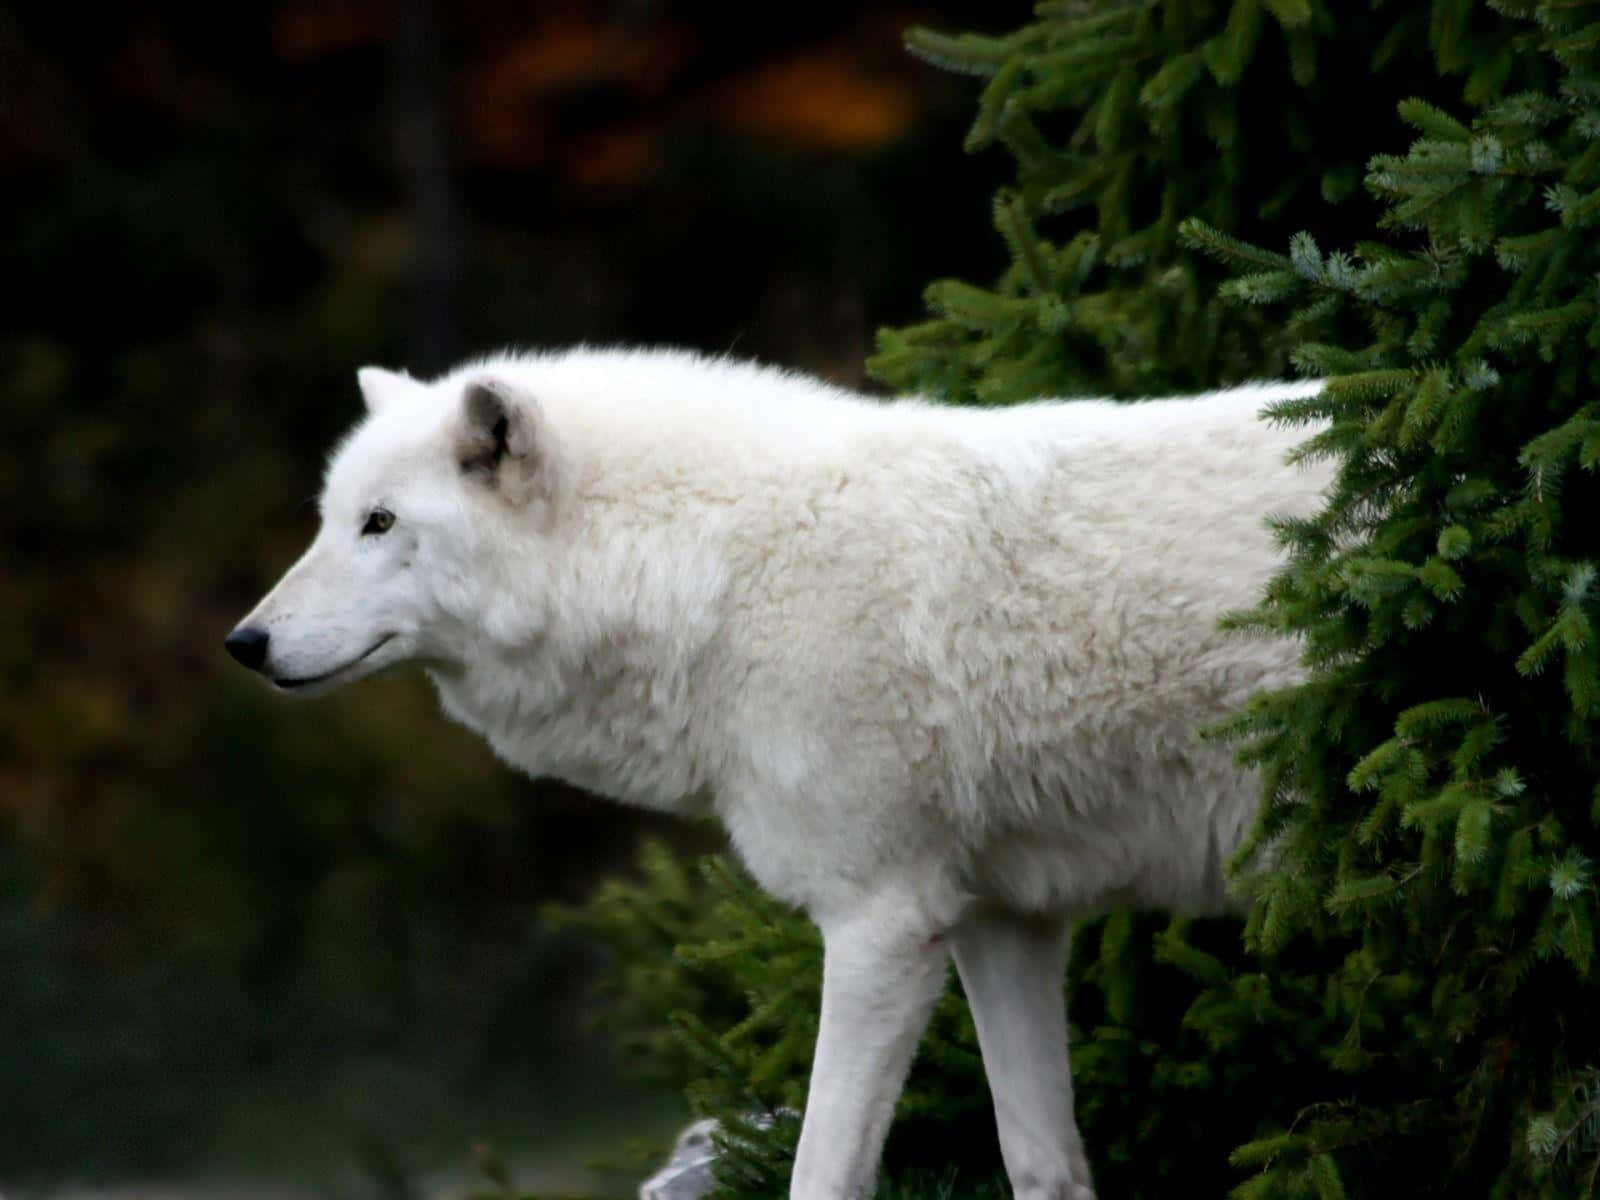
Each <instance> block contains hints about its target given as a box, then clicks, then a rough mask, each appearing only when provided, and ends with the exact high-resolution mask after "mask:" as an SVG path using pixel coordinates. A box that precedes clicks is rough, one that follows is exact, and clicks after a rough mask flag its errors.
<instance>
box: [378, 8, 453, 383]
mask: <svg viewBox="0 0 1600 1200" xmlns="http://www.w3.org/2000/svg"><path fill="white" fill-rule="evenodd" d="M434 16H435V14H434V7H433V3H432V0H401V5H400V11H399V19H398V20H397V21H396V23H395V27H394V34H393V41H392V42H391V44H390V72H391V73H390V80H389V108H390V122H391V128H392V130H393V137H394V150H395V160H396V165H397V167H398V168H399V173H400V175H401V177H402V178H403V180H404V183H405V189H406V193H407V196H408V199H409V202H410V207H411V233H412V249H411V281H412V287H413V288H414V289H415V293H414V297H413V300H412V317H411V322H412V328H411V344H410V346H409V348H408V350H407V353H406V365H407V366H408V367H410V368H411V369H412V370H414V371H416V372H417V373H419V374H433V373H435V372H438V371H440V370H443V369H444V368H445V367H447V366H449V365H450V363H451V362H453V361H454V360H455V359H456V358H457V357H459V354H460V350H461V347H460V344H459V343H460V334H459V331H458V322H457V306H456V290H457V286H458V284H459V282H460V279H461V275H462V266H463V263H462V260H463V257H464V253H465V243H466V235H465V225H464V222H463V221H462V216H461V205H460V202H459V199H458V197H457V195H456V189H455V182H454V179H453V177H452V175H451V169H450V155H449V150H448V148H447V146H446V142H445V138H446V135H447V129H448V113H447V108H446V105H447V100H446V98H445V97H444V96H443V94H442V91H443V84H442V78H441V77H442V72H441V70H440V65H439V47H438V41H439V39H438V32H437V28H436V23H435V20H434Z"/></svg>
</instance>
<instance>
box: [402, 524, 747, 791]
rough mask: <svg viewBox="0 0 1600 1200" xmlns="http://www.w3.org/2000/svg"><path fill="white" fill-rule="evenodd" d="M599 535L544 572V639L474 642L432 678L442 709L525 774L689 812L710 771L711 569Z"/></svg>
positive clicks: (618, 536)
mask: <svg viewBox="0 0 1600 1200" xmlns="http://www.w3.org/2000/svg"><path fill="white" fill-rule="evenodd" d="M596 534H597V536H595V537H593V538H592V539H585V542H586V543H587V544H584V545H580V546H576V547H570V548H569V553H568V554H566V555H563V558H564V559H565V561H564V562H562V563H559V564H551V567H552V568H553V571H552V574H553V575H554V576H555V578H553V579H552V581H551V582H552V584H553V589H552V592H553V596H554V603H553V604H552V605H551V607H550V609H549V622H550V624H549V627H548V628H547V629H546V630H545V631H543V632H542V633H540V634H539V635H537V636H531V637H529V638H528V639H527V640H526V641H525V642H520V643H518V644H513V645H505V644H490V643H488V642H485V643H482V644H480V646H479V647H477V648H476V649H474V650H473V651H472V652H471V653H469V654H467V655H466V656H465V661H463V662H462V664H461V666H460V669H459V670H456V671H452V672H449V673H446V672H443V671H440V672H436V673H434V674H433V678H434V682H435V685H436V686H437V688H438V691H439V697H440V701H441V703H442V704H443V706H444V708H445V710H446V712H448V713H449V714H450V715H451V716H452V717H454V718H455V719H456V720H458V721H461V722H462V723H463V724H465V725H467V726H468V727H469V728H471V729H474V730H476V731H477V732H479V733H481V734H483V736H484V737H485V738H487V739H488V741H489V742H490V744H491V745H492V746H493V747H494V749H495V751H496V753H498V754H499V755H500V756H501V757H502V758H503V759H505V760H506V761H507V762H508V763H510V764H511V765H513V766H515V767H517V768H519V769H520V770H523V771H526V772H527V773H528V774H530V775H535V776H549V777H553V778H558V779H561V780H564V781H566V782H568V783H572V784H575V785H577V786H579V787H583V788H586V789H588V790H590V791H594V792H598V793H600V794H601V795H604V796H608V797H610V798H612V799H615V800H620V801H623V802H624V803H629V804H636V805H640V806H642V807H647V808H653V809H658V810H662V811H668V812H684V811H692V810H697V809H699V808H700V807H701V806H702V805H703V803H704V801H705V799H706V797H707V796H708V794H709V790H710V787H711V779H712V776H713V774H714V773H715V764H714V763H712V762H710V761H709V760H708V750H707V747H709V746H710V745H712V744H713V743H714V741H715V739H714V738H713V737H711V736H709V734H710V729H709V727H710V725H711V723H712V722H713V721H714V712H715V709H716V706H717V697H716V696H715V695H714V694H713V693H714V692H715V691H716V689H715V688H713V687H712V686H711V683H710V667H709V665H708V647H709V645H710V643H711V641H712V638H713V636H714V631H715V627H716V623H717V607H718V603H719V594H720V583H719V575H720V571H719V569H718V565H717V564H716V562H715V561H713V560H712V559H711V558H710V557H709V556H708V555H707V554H705V553H704V552H703V551H704V550H705V548H706V547H705V543H704V542H703V541H702V542H701V544H700V549H701V551H702V553H699V554H693V555H689V556H686V555H685V554H684V553H683V551H682V548H681V547H675V548H669V547H666V546H657V545H649V544H640V543H641V541H649V540H652V539H654V538H655V537H657V536H659V535H658V534H657V533H656V532H655V531H651V532H650V533H648V534H646V535H645V536H644V537H643V538H641V536H640V531H638V530H615V531H610V532H608V533H606V534H603V535H602V534H600V533H599V531H596ZM686 564H692V567H691V568H690V569H686ZM667 568H670V570H669V569H667Z"/></svg>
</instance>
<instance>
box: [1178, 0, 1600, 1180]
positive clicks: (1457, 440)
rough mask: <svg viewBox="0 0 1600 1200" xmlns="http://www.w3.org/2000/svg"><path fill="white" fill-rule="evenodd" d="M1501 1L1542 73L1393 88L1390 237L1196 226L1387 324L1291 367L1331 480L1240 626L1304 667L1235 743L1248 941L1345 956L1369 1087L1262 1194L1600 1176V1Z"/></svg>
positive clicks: (1356, 1038)
mask: <svg viewBox="0 0 1600 1200" xmlns="http://www.w3.org/2000/svg"><path fill="white" fill-rule="evenodd" d="M1496 7H1497V8H1498V10H1499V11H1500V12H1502V13H1503V14H1505V20H1504V34H1503V35H1502V36H1503V42H1504V44H1505V45H1506V46H1507V47H1508V48H1509V52H1510V53H1511V54H1512V55H1513V56H1514V59H1515V64H1514V66H1515V69H1516V71H1517V74H1518V75H1519V77H1521V78H1523V79H1525V80H1527V81H1529V83H1530V86H1528V87H1527V88H1526V90H1520V91H1518V92H1516V93H1514V94H1512V95H1509V96H1507V97H1505V98H1504V99H1501V100H1495V101H1489V102H1485V103H1479V104H1475V105H1471V106H1469V107H1468V109H1467V110H1466V111H1464V112H1463V113H1462V114H1461V116H1459V117H1458V116H1456V115H1453V114H1451V113H1449V112H1446V111H1443V110H1441V109H1440V108H1437V107H1434V106H1432V105H1429V104H1426V103H1423V102H1421V101H1418V100H1412V101H1408V102H1407V103H1405V104H1404V105H1402V106H1401V112H1402V115H1403V116H1404V117H1405V119H1406V120H1407V121H1408V122H1409V123H1410V124H1411V125H1413V126H1414V127H1415V128H1416V130H1417V131H1418V133H1419V134H1420V136H1419V137H1418V138H1417V140H1416V141H1415V142H1414V143H1413V144H1412V146H1411V149H1410V152H1409V153H1407V154H1405V155H1404V156H1392V155H1382V156H1379V157H1377V158H1374V159H1373V160H1372V162H1371V165H1370V170H1369V173H1368V175H1367V184H1368V186H1369V188H1370V189H1371V190H1372V192H1373V193H1374V194H1375V195H1377V196H1378V197H1379V198H1381V199H1382V201H1383V202H1384V204H1385V206H1386V211H1385V213H1384V216H1383V220H1382V225H1383V226H1384V228H1385V229H1386V230H1388V231H1390V234H1391V237H1392V239H1393V240H1392V241H1391V242H1389V243H1377V242H1364V243H1360V244H1359V245H1358V246H1357V247H1356V248H1355V250H1354V252H1353V253H1349V252H1343V251H1335V252H1333V253H1328V254H1324V253H1322V252H1321V251H1320V250H1319V248H1318V246H1317V244H1316V242H1315V241H1314V240H1313V239H1312V238H1311V237H1310V236H1309V235H1308V234H1304V233H1302V234H1301V235H1299V236H1297V237H1296V238H1295V239H1294V240H1293V241H1292V242H1291V244H1290V247H1289V254H1288V255H1287V256H1279V255H1274V254H1268V253H1265V252H1263V251H1260V250H1258V249H1255V248H1252V247H1249V246H1245V245H1242V244H1240V243H1239V242H1237V241H1235V240H1234V239H1231V238H1229V237H1227V236H1225V235H1223V234H1221V233H1219V232H1218V231H1217V230H1215V229H1214V228H1210V227H1207V226H1205V225H1203V224H1200V223H1198V222H1195V223H1191V224H1190V225H1188V226H1186V227H1185V231H1184V234H1185V238H1186V240H1187V241H1188V242H1189V243H1190V244H1191V245H1193V246H1195V247H1197V248H1200V249H1203V250H1208V251H1211V252H1214V253H1215V254H1216V255H1217V256H1218V257H1219V258H1220V259H1221V260H1223V261H1224V262H1227V263H1229V264H1232V265H1233V266H1235V267H1236V268H1239V269H1241V270H1243V271H1244V272H1246V273H1244V274H1242V275H1241V276H1240V277H1239V278H1237V279H1235V280H1234V281H1233V282H1232V283H1231V284H1230V285H1229V288H1228V291H1229V292H1230V293H1231V294H1232V295H1234V296H1235V297H1237V298H1239V299H1243V300H1246V301H1261V300H1268V301H1286V302H1293V303H1294V305H1295V307H1296V309H1297V312H1298V314H1299V321H1300V324H1301V326H1302V327H1306V326H1307V325H1308V323H1309V324H1316V323H1320V322H1324V321H1326V320H1328V319H1329V318H1331V317H1334V316H1336V315H1338V314H1340V313H1347V314H1350V315H1352V316H1355V317H1358V318H1359V319H1360V320H1361V322H1362V323H1363V324H1364V325H1365V326H1366V327H1367V329H1368V331H1369V333H1368V336H1367V337H1365V338H1362V339H1359V340H1357V339H1351V340H1347V341H1343V342H1342V343H1340V344H1328V343H1321V344H1318V343H1309V344H1307V345H1304V346H1302V347H1301V348H1300V349H1299V350H1298V351H1297V352H1296V360H1297V362H1299V363H1300V364H1301V365H1302V366H1303V367H1304V368H1306V369H1307V370H1309V371H1311V372H1313V373H1315V374H1317V375H1322V376H1326V377H1328V384H1327V387H1326V389H1325V391H1324V392H1323V393H1322V394H1321V395H1320V396H1318V397H1316V398H1314V399H1310V400H1305V401H1295V402H1289V403H1285V404H1281V405H1279V406H1277V409H1276V411H1275V413H1274V416H1275V417H1276V418H1277V419H1279V420H1284V421H1292V422H1303V423H1306V425H1307V427H1308V431H1309V432H1310V433H1311V436H1310V437H1309V438H1308V440H1307V441H1306V442H1305V443H1304V445H1303V448H1302V453H1303V454H1304V455H1305V456H1307V457H1313V456H1316V457H1330V458H1332V459H1333V460H1335V461H1336V462H1337V464H1338V478H1337V483H1336V485H1335V488H1334V491H1333V494H1332V496H1331V498H1330V499H1329V501H1328V503H1327V505H1326V507H1325V508H1324V509H1323V511H1322V512H1320V513H1319V514H1317V515H1316V516H1315V517H1314V518H1311V519H1308V520H1304V521H1293V522H1283V523H1281V524H1280V526H1279V533H1280V536H1281V537H1282V540H1283V542H1284V544H1285V545H1286V547H1287V548H1288V550H1289V552H1290V555H1291V557H1290V561H1289V564H1288V565H1287V567H1286V568H1285V569H1284V570H1283V571H1282V572H1281V573H1280V574H1279V575H1278V576H1277V578H1276V579H1275V580H1274V582H1273V584H1272V585H1271V587H1270V589H1269V591H1268V593H1267V595H1266V598H1265V599H1264V601H1263V602H1262V604H1261V605H1260V607H1259V608H1258V609H1257V610H1255V611H1254V612H1253V613H1250V614H1248V615H1245V616H1241V617H1240V618H1238V621H1239V624H1240V625H1242V626H1248V627H1254V628H1258V629H1266V630H1272V631H1277V632H1282V633H1287V634H1293V635H1296V636H1299V637H1301V638H1303V639H1304V642H1305V645H1306V650H1307V661H1308V663H1309V664H1310V665H1311V666H1312V667H1313V669H1314V670H1313V674H1312V677H1311V678H1310V679H1309V680H1308V682H1306V683H1305V684H1304V685H1302V686H1300V687H1297V688H1294V689H1291V690H1288V691H1285V692H1281V693H1278V694H1274V695H1270V696H1266V697H1263V698H1261V699H1259V700H1258V701H1257V702H1256V703H1255V704H1254V705H1253V706H1252V707H1251V708H1250V709H1249V710H1248V712H1246V713H1245V714H1242V715H1241V716H1240V717H1239V718H1238V719H1237V720H1235V721H1234V722H1232V724H1231V726H1230V727H1229V729H1228V732H1231V733H1233V734H1235V735H1238V736H1241V737H1242V738H1244V746H1245V755H1246V757H1247V758H1248V759H1249V760H1251V761H1253V762H1255V763H1257V764H1259V765H1260V767H1261V768H1262V771H1263V775H1264V779H1265V795H1266V807H1265V810H1264V812H1263V815H1262V819H1261V821H1260V824H1259V825H1258V827H1257V829H1256V832H1255V836H1254V839H1253V841H1252V843H1251V845H1249V846H1247V847H1246V849H1245V851H1244V852H1243V858H1244V861H1245V862H1246V863H1247V864H1248V865H1249V866H1250V867H1251V868H1252V869H1253V871H1254V876H1253V884H1254V889H1255V892H1256V894H1257V897H1258V902H1257V904H1256V906H1255V908H1254V910H1253V912H1252V916H1251V919H1250V922H1249V925H1248V927H1247V932H1248V938H1249V940H1250V942H1251V944H1252V945H1253V946H1254V947H1255V948H1257V949H1258V950H1260V951H1262V952H1265V953H1272V952H1275V951H1277V950H1279V949H1280V948H1283V947H1285V946H1288V945H1290V944H1291V942H1292V941H1294V940H1296V939H1299V940H1310V941H1312V942H1314V943H1320V944H1321V945H1322V946H1323V955H1324V958H1325V967H1324V970H1325V975H1326V990H1325V1005H1326V1011H1327V1013H1328V1015H1329V1017H1330V1018H1331V1019H1332V1021H1333V1023H1334V1026H1335V1028H1334V1030H1332V1031H1331V1032H1333V1033H1335V1034H1337V1036H1336V1037H1334V1038H1331V1039H1330V1041H1329V1044H1328V1045H1327V1047H1326V1049H1325V1054H1326V1056H1327V1059H1328V1061H1329V1062H1330V1063H1331V1064H1332V1065H1333V1066H1334V1067H1336V1068H1337V1069H1338V1070H1340V1071H1341V1072H1344V1073H1347V1075H1348V1078H1347V1080H1346V1081H1345V1082H1344V1083H1343V1084H1342V1085H1341V1086H1340V1087H1338V1088H1337V1089H1333V1090H1330V1091H1329V1093H1328V1094H1327V1096H1326V1097H1325V1099H1326V1101H1327V1103H1325V1104H1323V1105H1321V1106H1318V1107H1316V1108H1313V1109H1310V1110H1308V1111H1307V1112H1306V1113H1304V1114H1302V1118H1301V1119H1300V1120H1299V1121H1298V1122H1297V1123H1296V1124H1295V1125H1294V1126H1293V1128H1292V1129H1286V1130H1279V1131H1276V1132H1274V1133H1273V1134H1271V1135H1270V1136H1266V1137H1263V1138H1260V1139H1257V1140H1256V1141H1254V1142H1252V1143H1251V1144H1249V1145H1247V1146H1245V1147H1244V1148H1242V1149H1241V1150H1240V1151H1238V1153H1237V1155H1236V1159H1237V1161H1239V1162H1240V1163H1241V1164H1243V1165H1247V1166H1252V1167H1256V1168H1258V1170H1259V1173H1258V1174H1257V1176H1256V1177H1255V1179H1254V1180H1252V1182H1251V1183H1250V1184H1249V1185H1247V1186H1246V1187H1244V1188H1241V1189H1240V1194H1241V1195H1244V1196H1263V1197H1264V1196H1280V1195H1317V1196H1335V1195H1343V1194H1346V1193H1349V1194H1355V1195H1377V1194H1386V1193H1387V1192H1388V1191H1389V1190H1391V1189H1392V1187H1393V1184H1394V1181H1395V1179H1396V1178H1397V1174H1398V1175H1399V1177H1405V1176H1406V1175H1409V1174H1413V1173H1414V1171H1415V1168H1414V1166H1413V1165H1412V1164H1416V1163H1425V1164H1427V1171H1426V1173H1425V1174H1423V1175H1421V1176H1418V1177H1417V1178H1415V1179H1414V1180H1413V1185H1414V1187H1415V1189H1416V1190H1418V1191H1419V1192H1423V1193H1426V1194H1439V1195H1452V1196H1463V1197H1465V1196H1474V1197H1476V1196H1484V1195H1492V1196H1498V1197H1519V1198H1523V1197H1534V1196H1540V1197H1565V1196H1578V1195H1589V1194H1593V1192H1594V1190H1595V1181H1596V1178H1597V1176H1600V1090H1597V1085H1600V1026H1597V1025H1596V1024H1595V1022H1593V1021H1592V1020H1591V1019H1590V1018H1591V1014H1592V1013H1593V1012H1594V1011H1595V1009H1596V1007H1597V1005H1600V986H1597V982H1596V976H1595V973H1594V956H1595V944H1594V933H1595V904H1596V896H1595V881H1594V863H1595V861H1596V859H1597V858H1600V828H1597V827H1600V725H1597V719H1600V647H1597V645H1596V627H1595V619H1596V614H1597V611H1600V586H1597V575H1600V567H1597V564H1600V522H1597V521H1596V514H1597V513H1600V484H1597V481H1596V478H1595V468H1596V466H1597V464H1600V360H1597V358H1596V351H1600V240H1597V237H1596V233H1597V228H1600V3H1594V2H1593V0H1544V2H1535V0H1498V3H1497V5H1496ZM1276 310H1277V306H1276V305H1274V306H1273V311H1276ZM1341 1181H1342V1182H1341Z"/></svg>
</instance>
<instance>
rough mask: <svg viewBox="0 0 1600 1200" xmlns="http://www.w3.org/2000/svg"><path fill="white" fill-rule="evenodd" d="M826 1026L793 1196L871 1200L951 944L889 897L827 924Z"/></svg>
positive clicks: (941, 983) (814, 1072) (824, 967)
mask: <svg viewBox="0 0 1600 1200" xmlns="http://www.w3.org/2000/svg"><path fill="white" fill-rule="evenodd" d="M822 942H823V959H822V1024H821V1028H820V1029H819V1030H818V1033H817V1050H816V1056H815V1058H814V1059H813V1060H812V1063H811V1091H810V1094H809V1095H808V1096H807V1098H806V1113H805V1122H804V1124H803V1125H802V1127H801V1130H800V1148H799V1151H798V1153H797V1154H796V1156H795V1164H794V1177H793V1179H792V1181H791V1183H790V1187H789V1196H790V1200H867V1198H868V1197H869V1196H871V1194H872V1186H873V1181H874V1179H875V1177H876V1175H877V1169H878V1155H879V1153H880V1152H881V1151H882V1149H883V1139H884V1136H885V1135H886V1134H887V1133H888V1131H889V1121H890V1119H891V1118H892V1117H893V1116H894V1106H895V1101H896V1100H897V1099H898V1098H899V1095H900V1089H901V1087H902V1086H903V1085H904V1083H905V1077H906V1071H907V1069H908V1068H909V1067H910V1065H911V1058H912V1055H913V1054H914V1053H915V1051H916V1048H917V1041H918V1039H919V1038H921V1036H922V1029H923V1026H924V1025H926V1024H927V1021H928V1014H929V1013H930V1012H931V1011H932V1009H933V1003H934V1001H935V1000H936V999H937V998H938V996H939V992H940V990H941V989H942V988H943V986H944V980H945V957H946V955H947V954H948V948H947V946H946V945H945V943H944V942H943V940H942V939H941V938H940V937H939V936H938V930H936V929H930V928H929V927H928V925H927V923H926V922H924V921H922V920H920V919H919V918H918V915H917V913H916V911H915V907H914V905H912V904H910V903H909V902H908V903H905V904H900V903H891V902H889V901H888V900H887V899H886V898H885V899H884V900H882V901H881V902H879V903H876V904H872V905H868V906H866V907H865V908H864V910H863V911H861V912H859V913H857V914H854V915H852V916H851V917H850V918H849V919H848V920H846V921H842V922H828V923H824V924H823V927H822Z"/></svg>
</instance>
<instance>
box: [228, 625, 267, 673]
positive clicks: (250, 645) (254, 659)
mask: <svg viewBox="0 0 1600 1200" xmlns="http://www.w3.org/2000/svg"><path fill="white" fill-rule="evenodd" d="M222 644H223V645H224V646H226V647H227V648H228V653H229V654H231V655H233V657H234V658H236V659H238V660H239V662H241V663H243V664H244V665H245V666H247V667H249V668H250V669H251V670H252V671H259V670H261V664H262V663H264V662H266V661H267V631H266V630H265V629H254V628H251V627H250V626H248V625H245V626H241V627H240V628H238V629H235V630H234V631H233V632H232V633H230V634H229V635H228V636H227V637H225V638H223V639H222Z"/></svg>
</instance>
